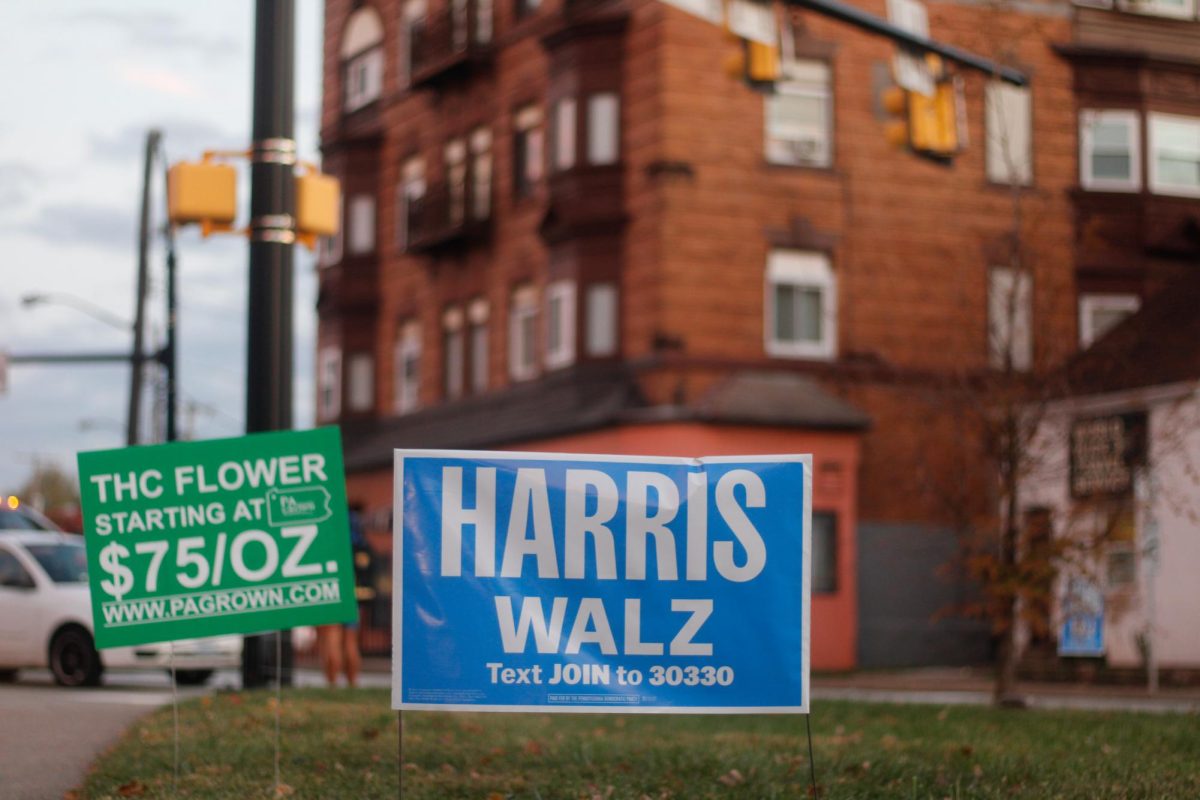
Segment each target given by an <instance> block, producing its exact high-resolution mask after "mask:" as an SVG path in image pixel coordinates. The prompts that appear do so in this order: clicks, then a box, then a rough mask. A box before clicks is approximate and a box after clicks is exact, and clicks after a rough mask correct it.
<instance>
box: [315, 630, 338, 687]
mask: <svg viewBox="0 0 1200 800" xmlns="http://www.w3.org/2000/svg"><path fill="white" fill-rule="evenodd" d="M317 644H318V646H319V647H320V650H321V669H323V670H324V671H325V683H327V684H328V685H329V686H330V688H332V687H334V686H337V680H338V673H339V672H341V671H342V626H341V625H320V626H318V627H317Z"/></svg>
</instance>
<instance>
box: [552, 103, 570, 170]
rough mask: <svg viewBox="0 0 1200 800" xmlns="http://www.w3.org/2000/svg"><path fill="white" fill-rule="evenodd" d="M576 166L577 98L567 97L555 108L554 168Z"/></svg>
mask: <svg viewBox="0 0 1200 800" xmlns="http://www.w3.org/2000/svg"><path fill="white" fill-rule="evenodd" d="M573 166H575V98H573V97H565V98H563V99H562V100H559V101H558V103H557V104H556V105H555V106H554V168H555V169H557V170H565V169H570V168H571V167H573Z"/></svg>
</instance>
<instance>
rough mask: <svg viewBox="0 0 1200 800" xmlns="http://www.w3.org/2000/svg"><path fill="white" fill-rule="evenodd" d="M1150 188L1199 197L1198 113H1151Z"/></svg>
mask: <svg viewBox="0 0 1200 800" xmlns="http://www.w3.org/2000/svg"><path fill="white" fill-rule="evenodd" d="M1149 123H1150V190H1151V191H1152V192H1157V193H1159V194H1173V195H1182V196H1184V197H1200V117H1180V116H1176V115H1174V114H1151V115H1150V119H1149Z"/></svg>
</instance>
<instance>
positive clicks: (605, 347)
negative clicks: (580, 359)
mask: <svg viewBox="0 0 1200 800" xmlns="http://www.w3.org/2000/svg"><path fill="white" fill-rule="evenodd" d="M585 346H586V349H587V354H588V355H589V356H592V357H604V356H611V355H613V354H614V353H616V352H617V287H616V284H612V283H593V284H592V285H591V286H589V287H588V289H587V340H586V345H585Z"/></svg>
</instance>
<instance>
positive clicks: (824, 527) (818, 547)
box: [812, 511, 838, 594]
mask: <svg viewBox="0 0 1200 800" xmlns="http://www.w3.org/2000/svg"><path fill="white" fill-rule="evenodd" d="M812 590H813V593H814V594H832V593H834V592H836V591H837V590H838V577H837V514H834V513H833V512H832V511H814V512H813V515H812Z"/></svg>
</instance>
